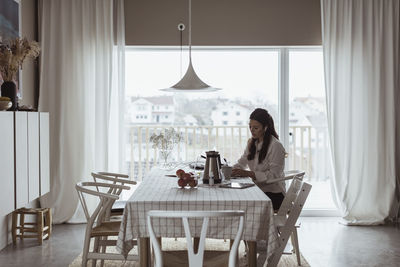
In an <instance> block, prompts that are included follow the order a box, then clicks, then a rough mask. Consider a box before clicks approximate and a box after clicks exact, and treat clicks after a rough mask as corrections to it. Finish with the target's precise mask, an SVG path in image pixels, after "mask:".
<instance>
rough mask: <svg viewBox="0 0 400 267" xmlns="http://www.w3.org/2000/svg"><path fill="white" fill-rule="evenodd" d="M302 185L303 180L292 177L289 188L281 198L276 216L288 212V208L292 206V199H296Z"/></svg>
mask: <svg viewBox="0 0 400 267" xmlns="http://www.w3.org/2000/svg"><path fill="white" fill-rule="evenodd" d="M302 185H303V182H302V180H300V179H299V178H294V179H293V180H292V183H291V184H290V186H289V189H288V190H287V192H286V195H285V198H284V199H283V202H282V204H281V207H280V208H279V210H278V212H277V215H278V216H284V215H287V214H289V212H290V210H291V209H292V208H293V207H294V201H295V200H296V198H297V196H298V194H299V192H300V189H301V187H302Z"/></svg>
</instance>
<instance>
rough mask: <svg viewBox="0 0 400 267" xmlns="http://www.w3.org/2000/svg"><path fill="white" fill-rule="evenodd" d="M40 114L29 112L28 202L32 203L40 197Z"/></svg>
mask: <svg viewBox="0 0 400 267" xmlns="http://www.w3.org/2000/svg"><path fill="white" fill-rule="evenodd" d="M39 142H40V140H39V114H38V113H37V112H28V150H27V152H28V153H27V154H28V184H29V193H28V201H29V202H31V201H32V200H35V199H36V198H38V197H39V194H40V192H39V188H40V181H39V175H40V174H39V168H40V165H39V164H40V162H39V158H40V152H39Z"/></svg>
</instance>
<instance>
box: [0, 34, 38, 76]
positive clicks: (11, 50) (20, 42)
mask: <svg viewBox="0 0 400 267" xmlns="http://www.w3.org/2000/svg"><path fill="white" fill-rule="evenodd" d="M39 53H40V47H39V44H38V43H37V42H35V41H28V40H27V39H26V38H15V39H12V40H10V41H9V42H7V43H0V74H1V76H2V77H3V80H4V81H14V80H15V76H16V74H17V72H18V70H19V69H20V68H22V63H23V62H24V60H25V59H26V58H36V57H37V56H39Z"/></svg>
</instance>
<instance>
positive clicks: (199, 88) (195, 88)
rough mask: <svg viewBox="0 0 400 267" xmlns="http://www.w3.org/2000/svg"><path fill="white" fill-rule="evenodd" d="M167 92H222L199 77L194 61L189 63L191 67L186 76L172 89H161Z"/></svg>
mask: <svg viewBox="0 0 400 267" xmlns="http://www.w3.org/2000/svg"><path fill="white" fill-rule="evenodd" d="M160 90H161V91H166V92H212V91H218V90H221V89H220V88H215V87H211V86H209V85H208V84H206V83H205V82H203V81H202V80H200V78H199V76H197V74H196V72H195V71H194V69H193V65H192V61H191V60H190V61H189V67H188V69H187V71H186V74H185V76H183V78H182V79H181V80H180V81H179V82H178V83H177V84H175V85H174V86H171V87H170V88H165V89H160Z"/></svg>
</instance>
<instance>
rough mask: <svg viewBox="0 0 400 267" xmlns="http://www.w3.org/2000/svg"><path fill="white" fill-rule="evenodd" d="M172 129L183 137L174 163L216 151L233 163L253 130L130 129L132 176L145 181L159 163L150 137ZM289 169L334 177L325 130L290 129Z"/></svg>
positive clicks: (311, 177) (317, 177)
mask: <svg viewBox="0 0 400 267" xmlns="http://www.w3.org/2000/svg"><path fill="white" fill-rule="evenodd" d="M171 127H173V128H174V129H175V130H176V131H178V132H180V133H181V134H182V136H183V141H182V142H181V143H180V144H178V145H177V147H176V149H175V151H174V154H173V156H172V157H173V161H177V162H180V161H196V160H197V159H198V157H199V155H200V154H201V153H203V154H204V151H207V150H217V151H219V152H220V154H221V155H222V157H223V158H226V159H227V160H228V161H230V163H232V164H234V163H235V162H236V161H237V159H238V158H239V157H240V156H241V155H242V153H243V151H244V149H245V147H246V145H247V140H248V139H249V138H250V131H249V129H248V127H247V126H240V125H239V126H165V125H142V126H129V127H128V129H127V130H128V132H129V144H130V145H129V146H128V147H127V155H126V158H127V162H128V168H129V172H130V175H131V177H134V179H135V180H139V181H140V180H142V179H143V177H144V175H145V174H146V173H147V172H148V171H149V170H150V169H151V167H152V166H153V165H154V164H155V163H157V161H158V151H157V149H154V148H153V147H152V143H151V142H150V136H151V135H152V134H153V133H159V132H160V131H164V130H165V129H167V128H171ZM289 131H290V137H289V148H288V151H287V152H288V160H287V162H286V164H287V166H288V167H287V169H302V170H305V171H306V173H307V177H308V179H309V180H326V179H327V178H329V177H330V175H331V168H330V160H329V159H330V157H329V150H328V139H327V130H326V128H313V127H311V126H293V127H289Z"/></svg>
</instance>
